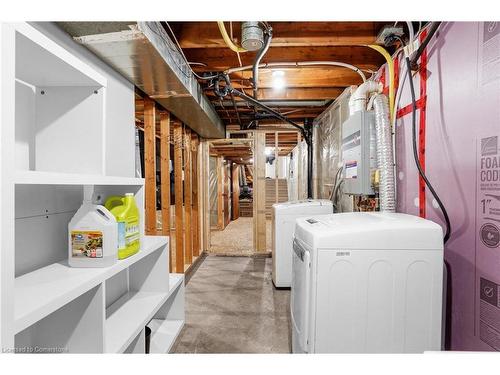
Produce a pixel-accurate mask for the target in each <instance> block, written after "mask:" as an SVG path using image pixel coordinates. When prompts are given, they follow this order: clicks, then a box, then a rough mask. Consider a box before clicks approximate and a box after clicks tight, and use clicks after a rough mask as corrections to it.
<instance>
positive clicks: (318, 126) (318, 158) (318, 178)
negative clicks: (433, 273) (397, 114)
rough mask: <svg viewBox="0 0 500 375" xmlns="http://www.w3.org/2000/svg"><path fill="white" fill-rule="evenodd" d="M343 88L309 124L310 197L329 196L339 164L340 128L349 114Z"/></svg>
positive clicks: (347, 94) (349, 92)
mask: <svg viewBox="0 0 500 375" xmlns="http://www.w3.org/2000/svg"><path fill="white" fill-rule="evenodd" d="M350 95H351V88H350V87H349V88H347V89H346V90H345V91H344V92H343V93H342V94H341V95H340V96H339V97H338V98H337V99H336V100H335V101H334V102H333V103H332V104H331V105H330V106H329V107H328V108H327V109H326V110H325V111H324V112H323V113H322V114H321V115H319V116H318V117H317V118H316V119H315V120H314V125H313V144H314V149H313V182H314V197H315V198H318V199H330V196H331V194H332V192H333V189H334V186H333V184H334V182H335V181H334V180H335V174H336V173H337V171H338V169H339V167H340V166H341V160H342V159H341V139H342V134H341V129H342V123H343V122H344V121H345V120H346V119H347V118H348V117H349V106H348V103H349V97H350Z"/></svg>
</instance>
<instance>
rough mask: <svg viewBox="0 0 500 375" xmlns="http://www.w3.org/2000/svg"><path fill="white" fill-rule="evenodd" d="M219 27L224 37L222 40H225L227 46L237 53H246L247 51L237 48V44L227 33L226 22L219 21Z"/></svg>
mask: <svg viewBox="0 0 500 375" xmlns="http://www.w3.org/2000/svg"><path fill="white" fill-rule="evenodd" d="M217 25H218V26H219V30H220V33H221V35H222V38H223V39H224V42H226V44H227V46H228V47H229V48H230V49H231V50H233V51H234V52H236V53H240V52H246V51H247V50H246V49H244V48H242V47H239V46H237V45H236V44H234V43H233V41H232V40H231V38H230V37H229V35H228V33H227V31H226V26H224V21H217Z"/></svg>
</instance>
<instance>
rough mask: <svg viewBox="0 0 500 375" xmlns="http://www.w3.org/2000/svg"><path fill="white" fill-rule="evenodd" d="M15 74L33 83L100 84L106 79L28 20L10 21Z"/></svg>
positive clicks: (102, 85)
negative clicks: (12, 29) (13, 40)
mask: <svg viewBox="0 0 500 375" xmlns="http://www.w3.org/2000/svg"><path fill="white" fill-rule="evenodd" d="M13 26H14V28H15V30H16V31H17V32H18V33H20V34H21V35H22V37H21V36H20V35H18V36H17V38H16V43H17V45H16V47H17V51H16V52H17V57H18V59H19V61H20V63H19V64H18V66H17V75H18V78H19V79H21V80H23V81H25V82H29V83H30V84H32V85H35V86H96V87H98V86H100V87H105V86H106V85H107V79H106V78H105V77H103V76H102V75H101V74H99V73H98V72H96V71H95V70H94V69H93V68H92V67H90V66H89V65H88V64H86V63H85V62H83V61H82V60H81V59H79V58H78V57H76V56H75V55H73V54H72V53H71V52H69V51H68V50H67V49H65V48H64V47H62V46H60V45H58V44H57V43H55V42H54V41H52V40H51V39H49V38H48V37H47V36H45V35H43V34H42V33H40V32H38V31H37V30H36V29H35V28H33V27H32V26H31V25H29V24H27V23H16V24H13Z"/></svg>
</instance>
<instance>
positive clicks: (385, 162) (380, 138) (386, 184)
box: [373, 94, 396, 212]
mask: <svg viewBox="0 0 500 375" xmlns="http://www.w3.org/2000/svg"><path fill="white" fill-rule="evenodd" d="M373 106H374V108H375V132H376V134H377V166H378V169H379V171H380V185H379V197H380V211H385V212H396V194H395V188H394V185H395V181H394V165H393V162H394V158H393V151H392V132H391V122H390V120H389V102H388V100H387V96H385V95H383V94H377V96H376V97H375V100H374V101H373Z"/></svg>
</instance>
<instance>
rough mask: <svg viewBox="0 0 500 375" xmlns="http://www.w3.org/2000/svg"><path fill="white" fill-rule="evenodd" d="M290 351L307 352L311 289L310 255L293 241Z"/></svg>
mask: <svg viewBox="0 0 500 375" xmlns="http://www.w3.org/2000/svg"><path fill="white" fill-rule="evenodd" d="M292 272H293V275H292V293H291V299H290V305H291V306H290V311H291V314H292V330H293V332H292V351H293V353H307V352H308V337H309V329H308V328H309V300H310V297H309V294H310V288H311V285H310V284H311V281H310V280H311V253H310V252H309V250H307V249H305V248H304V247H303V246H301V245H300V243H299V242H298V241H297V240H295V239H294V241H293V261H292Z"/></svg>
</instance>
